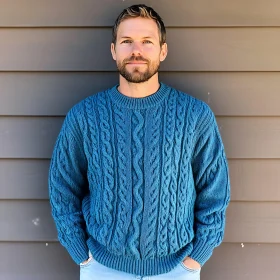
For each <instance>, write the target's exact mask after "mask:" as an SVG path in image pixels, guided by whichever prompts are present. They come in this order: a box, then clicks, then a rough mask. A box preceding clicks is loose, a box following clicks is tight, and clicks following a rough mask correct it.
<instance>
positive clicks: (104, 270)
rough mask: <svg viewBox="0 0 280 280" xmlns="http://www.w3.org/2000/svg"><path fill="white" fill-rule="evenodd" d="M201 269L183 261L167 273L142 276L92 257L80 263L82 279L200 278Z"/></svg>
mask: <svg viewBox="0 0 280 280" xmlns="http://www.w3.org/2000/svg"><path fill="white" fill-rule="evenodd" d="M200 270H201V269H189V268H187V267H186V266H185V265H184V264H183V263H179V264H178V265H177V266H176V267H175V268H174V269H172V270H171V271H169V272H167V273H163V274H159V275H154V276H141V275H134V274H130V273H126V272H123V271H118V270H115V269H112V268H109V267H106V266H104V265H102V264H101V263H99V262H97V261H96V260H95V259H93V258H91V260H90V261H89V262H88V263H87V264H85V265H80V280H95V279H96V280H109V279H110V280H135V279H143V280H167V279H172V280H175V279H176V280H200Z"/></svg>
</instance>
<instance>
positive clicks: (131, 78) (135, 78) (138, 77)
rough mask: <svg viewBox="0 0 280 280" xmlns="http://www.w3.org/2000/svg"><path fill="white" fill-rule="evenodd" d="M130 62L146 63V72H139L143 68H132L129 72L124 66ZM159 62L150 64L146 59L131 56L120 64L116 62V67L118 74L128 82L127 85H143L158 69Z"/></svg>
mask: <svg viewBox="0 0 280 280" xmlns="http://www.w3.org/2000/svg"><path fill="white" fill-rule="evenodd" d="M130 61H141V62H146V63H147V64H145V68H146V70H144V71H143V70H141V67H143V66H136V67H134V68H133V69H132V70H131V72H129V71H128V70H127V69H126V65H127V63H128V62H130ZM159 64H160V62H159V61H155V62H151V61H150V60H148V59H145V58H143V57H142V56H132V57H130V58H127V59H124V60H123V61H122V62H121V61H118V62H117V67H118V70H119V73H120V74H121V75H122V76H123V77H124V78H125V79H126V80H127V81H128V82H129V83H137V84H138V83H144V82H147V81H148V80H149V79H150V78H151V77H153V76H154V75H155V74H156V73H157V72H158V69H159Z"/></svg>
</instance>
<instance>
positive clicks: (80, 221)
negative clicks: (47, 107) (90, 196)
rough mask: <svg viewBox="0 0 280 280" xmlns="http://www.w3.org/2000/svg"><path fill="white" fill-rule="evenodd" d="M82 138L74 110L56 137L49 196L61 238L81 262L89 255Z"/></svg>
mask: <svg viewBox="0 0 280 280" xmlns="http://www.w3.org/2000/svg"><path fill="white" fill-rule="evenodd" d="M80 138H81V135H80V134H79V133H78V124H77V122H76V120H75V118H74V115H73V112H72V111H70V112H69V113H68V114H67V116H66V118H65V120H64V123H63V125H62V128H61V131H60V133H59V135H58V138H57V140H56V144H55V147H54V151H53V155H52V159H51V164H50V169H49V196H50V203H51V209H52V216H53V219H54V221H55V225H56V228H57V232H58V240H59V241H60V243H61V244H62V245H63V246H64V247H65V248H66V249H67V251H68V253H69V254H70V256H71V257H72V259H73V260H74V261H75V262H76V263H77V264H79V263H81V262H83V261H84V260H86V259H87V258H88V247H87V244H86V239H87V235H86V227H85V221H84V218H83V214H82V200H83V198H84V196H85V195H86V193H87V191H88V183H87V179H86V172H87V171H86V170H87V160H86V156H85V154H84V150H83V145H82V141H81V140H80Z"/></svg>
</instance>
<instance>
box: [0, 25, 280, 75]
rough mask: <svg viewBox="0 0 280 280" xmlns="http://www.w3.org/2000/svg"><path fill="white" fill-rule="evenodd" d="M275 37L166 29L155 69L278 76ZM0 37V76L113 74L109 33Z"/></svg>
mask: <svg viewBox="0 0 280 280" xmlns="http://www.w3.org/2000/svg"><path fill="white" fill-rule="evenodd" d="M279 35H280V28H171V29H168V35H167V41H168V44H169V54H168V56H167V59H166V61H165V62H163V64H162V66H161V70H163V71H279V70H280V56H279V55H278V51H279V48H280V36H279ZM0 38H5V40H1V41H0V53H1V56H0V71H113V70H115V69H116V65H115V62H114V61H113V59H112V57H111V54H110V42H111V30H110V29H109V28H84V29H80V28H67V29H65V28H36V29H32V28H24V29H19V28H12V29H10V28H7V29H5V28H3V29H0ZM97 42H98V43H97ZM178 42H180V44H178Z"/></svg>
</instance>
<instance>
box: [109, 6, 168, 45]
mask: <svg viewBox="0 0 280 280" xmlns="http://www.w3.org/2000/svg"><path fill="white" fill-rule="evenodd" d="M135 17H142V18H150V19H153V20H154V21H155V22H156V24H157V26H158V30H159V40H160V45H161V46H162V45H163V44H164V43H165V42H166V30H165V26H164V23H163V21H162V19H161V17H160V16H159V15H158V14H157V13H156V12H155V10H154V9H153V8H151V7H148V6H146V5H144V4H138V5H133V6H130V7H128V8H126V9H124V10H123V11H122V12H121V13H120V15H119V16H118V18H117V19H116V21H115V24H114V26H113V30H112V43H113V44H116V40H117V32H118V27H119V25H120V23H121V22H122V21H124V20H125V19H128V18H135Z"/></svg>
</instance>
